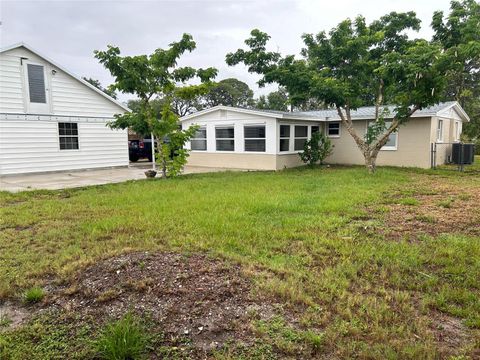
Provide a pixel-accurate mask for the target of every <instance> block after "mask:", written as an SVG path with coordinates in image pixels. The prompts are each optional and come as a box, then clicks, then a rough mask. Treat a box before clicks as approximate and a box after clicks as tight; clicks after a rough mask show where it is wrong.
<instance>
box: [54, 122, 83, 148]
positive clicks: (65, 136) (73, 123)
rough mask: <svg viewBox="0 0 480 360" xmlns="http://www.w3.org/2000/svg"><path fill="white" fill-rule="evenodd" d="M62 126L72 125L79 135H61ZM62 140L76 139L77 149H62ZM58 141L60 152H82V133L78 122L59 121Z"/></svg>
mask: <svg viewBox="0 0 480 360" xmlns="http://www.w3.org/2000/svg"><path fill="white" fill-rule="evenodd" d="M60 124H70V125H75V127H76V129H75V130H76V132H77V134H76V135H75V134H63V135H62V134H60ZM62 138H65V139H66V138H69V139H71V138H76V139H77V148H73V149H62V141H61V139H62ZM57 139H58V150H59V151H79V150H80V131H79V126H78V122H65V121H63V122H62V121H59V122H58V123H57Z"/></svg>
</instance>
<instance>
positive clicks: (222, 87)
mask: <svg viewBox="0 0 480 360" xmlns="http://www.w3.org/2000/svg"><path fill="white" fill-rule="evenodd" d="M204 102H205V105H206V106H208V107H213V106H217V105H225V106H234V107H245V108H248V107H252V106H253V104H254V101H253V91H252V89H250V87H249V86H248V85H247V84H245V83H244V82H243V81H240V80H238V79H234V78H229V79H224V80H221V81H219V82H218V83H217V84H216V85H214V86H212V88H211V89H210V91H209V92H208V93H207V94H206V95H205V96H204Z"/></svg>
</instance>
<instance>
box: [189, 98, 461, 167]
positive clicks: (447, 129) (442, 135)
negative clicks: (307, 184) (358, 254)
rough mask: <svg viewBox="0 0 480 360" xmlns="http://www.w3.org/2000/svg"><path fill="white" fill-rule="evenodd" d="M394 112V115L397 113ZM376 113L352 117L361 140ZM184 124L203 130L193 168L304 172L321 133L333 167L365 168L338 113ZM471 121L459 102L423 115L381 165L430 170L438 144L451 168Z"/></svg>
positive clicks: (244, 112)
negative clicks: (303, 155) (308, 146)
mask: <svg viewBox="0 0 480 360" xmlns="http://www.w3.org/2000/svg"><path fill="white" fill-rule="evenodd" d="M390 110H391V111H390V113H392V112H393V108H391V109H390ZM374 111H375V108H374V107H363V108H359V109H357V110H355V111H352V120H353V123H354V128H355V130H356V131H357V133H358V134H365V133H366V131H367V126H368V124H369V123H371V122H372V121H373V119H374ZM180 120H181V123H182V127H183V128H188V127H190V126H191V125H194V124H195V125H198V126H199V131H198V132H197V134H196V136H195V138H194V139H192V140H191V141H190V143H189V144H188V148H189V149H191V153H190V157H189V162H188V164H189V165H193V166H206V167H219V168H237V169H238V168H240V169H256V170H278V169H283V168H289V167H295V166H300V165H303V164H302V162H301V160H300V157H299V156H298V152H300V151H302V150H303V146H304V144H305V141H306V140H307V139H309V138H310V136H311V134H312V133H313V132H315V131H323V132H324V133H325V134H326V135H327V136H328V137H329V138H330V139H331V142H332V144H333V146H334V148H333V152H332V154H331V155H330V156H329V157H328V158H327V159H326V162H327V163H330V164H348V165H350V164H364V158H363V155H362V153H361V152H360V150H359V149H358V147H357V145H356V144H355V142H354V140H353V138H352V137H351V136H350V134H349V133H348V131H347V130H346V129H345V127H344V126H343V124H342V123H341V121H340V118H339V116H338V114H337V112H336V111H335V110H320V111H302V112H281V111H265V110H251V109H241V108H232V107H226V106H216V107H213V108H210V109H207V110H203V111H199V112H196V113H194V114H190V115H187V116H184V117H183V118H181V119H180ZM390 121H391V120H390ZM466 121H469V117H468V115H467V114H466V113H465V111H464V110H463V109H462V108H461V106H460V105H459V104H458V103H457V102H446V103H441V104H438V105H435V106H432V107H429V108H426V109H422V110H419V111H417V112H415V113H414V114H413V115H412V118H411V119H410V121H408V122H407V123H406V124H404V125H402V126H401V127H400V128H399V130H398V131H397V132H396V133H393V134H392V135H391V136H390V138H389V140H388V142H387V144H386V145H385V146H384V147H383V148H382V150H381V151H380V153H379V155H378V159H377V164H378V165H391V166H409V167H419V168H429V167H430V166H431V156H432V154H431V146H432V143H439V144H445V146H438V147H437V154H436V156H437V164H440V163H442V162H445V161H447V160H448V156H449V154H450V151H451V144H452V143H454V142H458V141H459V140H460V135H461V132H462V124H463V123H464V122H466ZM386 123H387V125H388V116H387V118H386Z"/></svg>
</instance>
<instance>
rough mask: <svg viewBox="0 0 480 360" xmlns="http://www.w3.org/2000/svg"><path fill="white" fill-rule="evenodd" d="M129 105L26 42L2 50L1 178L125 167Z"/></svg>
mask: <svg viewBox="0 0 480 360" xmlns="http://www.w3.org/2000/svg"><path fill="white" fill-rule="evenodd" d="M125 111H128V108H127V107H125V106H124V105H122V104H121V103H119V102H118V101H116V100H115V99H113V98H111V97H109V96H108V95H106V94H105V93H103V92H102V91H100V90H98V89H97V88H95V87H94V86H92V85H90V84H89V83H87V82H85V81H84V80H82V79H80V78H78V77H76V76H74V75H73V74H71V73H70V72H69V71H67V70H66V69H64V68H63V67H61V66H60V65H58V64H56V63H54V62H53V61H51V60H49V59H47V58H46V57H44V56H42V55H40V54H39V53H38V52H37V51H34V50H33V49H32V48H30V47H29V46H28V45H26V44H23V43H21V44H16V45H12V46H9V47H7V48H4V49H1V50H0V176H2V175H10V174H22V173H38V172H49V171H62V170H79V169H93V168H109V167H117V166H128V135H127V130H112V129H110V128H109V127H108V126H107V123H108V122H109V121H111V120H113V118H114V115H115V114H120V113H124V112H125Z"/></svg>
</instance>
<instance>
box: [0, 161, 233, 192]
mask: <svg viewBox="0 0 480 360" xmlns="http://www.w3.org/2000/svg"><path fill="white" fill-rule="evenodd" d="M150 164H151V163H150ZM150 166H151V165H149V164H142V165H140V164H138V165H137V164H136V165H135V166H130V167H128V168H127V167H124V168H113V169H99V170H79V171H61V172H54V173H43V174H23V175H12V176H3V177H0V191H9V192H19V191H25V190H58V189H68V188H76V187H83V186H91V185H103V184H112V183H119V182H124V181H128V180H143V179H145V174H144V171H145V170H146V169H149V168H150ZM224 170H225V169H219V168H206V167H193V166H186V167H185V171H184V173H185V174H196V173H206V172H217V171H224Z"/></svg>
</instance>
